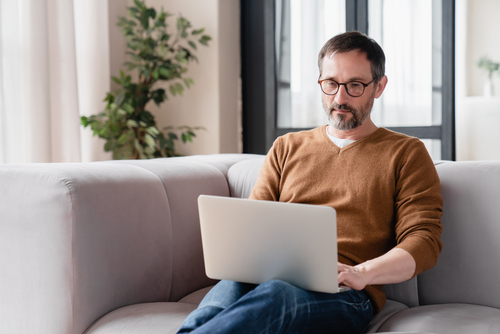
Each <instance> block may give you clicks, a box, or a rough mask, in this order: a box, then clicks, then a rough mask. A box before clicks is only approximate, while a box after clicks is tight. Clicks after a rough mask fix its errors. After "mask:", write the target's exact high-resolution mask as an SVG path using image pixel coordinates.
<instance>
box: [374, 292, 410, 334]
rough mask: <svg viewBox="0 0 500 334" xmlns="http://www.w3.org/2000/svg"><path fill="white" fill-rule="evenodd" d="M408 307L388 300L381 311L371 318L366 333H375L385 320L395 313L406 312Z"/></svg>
mask: <svg viewBox="0 0 500 334" xmlns="http://www.w3.org/2000/svg"><path fill="white" fill-rule="evenodd" d="M407 309H408V306H406V305H405V304H402V303H400V302H396V301H394V300H390V299H388V300H387V302H386V303H385V305H384V308H383V309H382V311H380V313H379V314H377V315H376V316H374V317H373V318H372V321H371V322H370V325H369V326H368V328H367V330H366V333H376V332H377V331H378V329H379V328H380V326H382V325H383V324H384V323H385V322H386V321H387V319H389V318H390V317H392V316H393V315H395V314H396V313H398V312H400V311H402V310H407Z"/></svg>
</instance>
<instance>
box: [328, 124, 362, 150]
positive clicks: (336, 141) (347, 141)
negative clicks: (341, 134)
mask: <svg viewBox="0 0 500 334" xmlns="http://www.w3.org/2000/svg"><path fill="white" fill-rule="evenodd" d="M326 135H327V136H328V138H330V140H331V141H332V142H333V143H334V144H335V145H337V146H338V147H339V148H344V147H346V146H347V145H349V144H352V143H354V142H355V140H350V139H341V138H337V137H334V136H332V135H331V134H330V133H329V132H328V126H327V127H326Z"/></svg>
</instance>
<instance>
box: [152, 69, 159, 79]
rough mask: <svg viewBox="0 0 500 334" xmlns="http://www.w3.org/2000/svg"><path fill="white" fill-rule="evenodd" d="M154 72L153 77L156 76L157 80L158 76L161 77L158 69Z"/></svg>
mask: <svg viewBox="0 0 500 334" xmlns="http://www.w3.org/2000/svg"><path fill="white" fill-rule="evenodd" d="M152 74H153V78H154V79H155V80H158V78H159V76H160V74H159V73H158V71H157V70H154V71H153V73H152Z"/></svg>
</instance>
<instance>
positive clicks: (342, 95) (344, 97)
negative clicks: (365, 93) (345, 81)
mask: <svg viewBox="0 0 500 334" xmlns="http://www.w3.org/2000/svg"><path fill="white" fill-rule="evenodd" d="M349 97H350V96H349V94H347V90H346V87H345V86H344V85H341V86H340V87H339V90H338V92H337V94H335V102H337V103H338V104H348V102H349Z"/></svg>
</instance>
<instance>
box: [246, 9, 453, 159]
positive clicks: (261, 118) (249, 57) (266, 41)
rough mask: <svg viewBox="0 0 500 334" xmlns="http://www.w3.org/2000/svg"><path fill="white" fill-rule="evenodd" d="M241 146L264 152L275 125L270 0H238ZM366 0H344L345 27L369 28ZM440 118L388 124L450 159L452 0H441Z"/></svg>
mask: <svg viewBox="0 0 500 334" xmlns="http://www.w3.org/2000/svg"><path fill="white" fill-rule="evenodd" d="M240 5H241V7H240V8H241V60H242V66H241V77H242V113H243V114H242V128H243V152H244V153H257V154H266V153H267V151H268V150H269V149H270V148H271V146H272V144H273V142H274V140H275V139H276V138H277V137H278V136H281V135H283V134H286V133H288V132H293V131H300V130H306V129H309V128H278V126H277V103H276V102H277V101H276V94H277V76H276V55H275V0H240ZM368 23H369V22H368V0H346V30H347V31H350V30H358V31H360V32H363V33H367V32H368ZM441 76H442V100H441V101H442V106H441V110H442V122H441V125H434V126H411V127H388V129H391V130H394V131H398V132H402V133H405V134H408V135H410V136H415V137H418V138H421V139H439V140H441V159H442V160H455V159H456V153H455V142H456V138H455V0H442V73H441Z"/></svg>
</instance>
